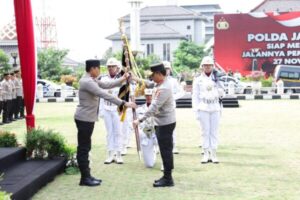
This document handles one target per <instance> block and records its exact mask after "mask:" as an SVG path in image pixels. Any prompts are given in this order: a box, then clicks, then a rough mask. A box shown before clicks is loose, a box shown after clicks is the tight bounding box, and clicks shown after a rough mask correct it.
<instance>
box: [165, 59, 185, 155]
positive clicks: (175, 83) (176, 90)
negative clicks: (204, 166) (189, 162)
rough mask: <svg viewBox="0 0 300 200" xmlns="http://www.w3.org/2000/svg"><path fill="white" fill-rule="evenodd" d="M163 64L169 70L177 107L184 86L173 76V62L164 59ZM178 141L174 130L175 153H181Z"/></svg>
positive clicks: (168, 75) (168, 77)
mask: <svg viewBox="0 0 300 200" xmlns="http://www.w3.org/2000/svg"><path fill="white" fill-rule="evenodd" d="M163 64H164V66H165V69H166V71H167V79H168V80H169V81H170V83H171V85H172V89H173V96H174V105H175V108H176V100H177V99H180V98H181V97H183V96H184V94H185V93H184V90H183V88H182V87H181V85H180V84H179V82H178V80H177V79H176V78H174V77H173V76H172V66H171V63H170V62H169V61H164V62H163ZM176 143H177V140H176V130H174V133H173V153H174V154H179V151H178V149H177V147H176Z"/></svg>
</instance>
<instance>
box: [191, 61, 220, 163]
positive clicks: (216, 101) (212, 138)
mask: <svg viewBox="0 0 300 200" xmlns="http://www.w3.org/2000/svg"><path fill="white" fill-rule="evenodd" d="M200 67H201V68H203V70H202V73H201V75H200V76H198V77H196V78H195V80H194V81H193V96H192V104H193V109H194V111H195V113H196V118H197V120H199V121H200V125H201V128H202V136H203V145H202V148H203V152H204V154H203V158H202V161H201V163H202V164H205V163H208V162H209V161H210V160H211V161H212V162H213V163H215V164H217V163H219V160H218V158H217V147H218V129H219V122H220V113H221V109H222V105H221V104H220V98H222V97H223V95H224V89H223V86H222V85H221V83H220V82H219V81H218V77H217V74H216V71H213V68H214V61H213V59H212V58H211V57H209V56H206V57H204V58H203V59H202V61H201V65H200Z"/></svg>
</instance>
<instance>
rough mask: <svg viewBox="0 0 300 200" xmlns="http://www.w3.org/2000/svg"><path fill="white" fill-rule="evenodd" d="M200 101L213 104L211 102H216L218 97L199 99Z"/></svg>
mask: <svg viewBox="0 0 300 200" xmlns="http://www.w3.org/2000/svg"><path fill="white" fill-rule="evenodd" d="M200 101H202V102H204V103H206V104H213V103H218V102H219V99H200Z"/></svg>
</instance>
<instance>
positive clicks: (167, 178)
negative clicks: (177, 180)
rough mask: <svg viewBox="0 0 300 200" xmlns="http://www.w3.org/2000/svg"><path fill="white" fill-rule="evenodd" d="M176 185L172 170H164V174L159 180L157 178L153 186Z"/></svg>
mask: <svg viewBox="0 0 300 200" xmlns="http://www.w3.org/2000/svg"><path fill="white" fill-rule="evenodd" d="M172 186H174V181H173V178H172V171H166V170H165V171H164V176H163V177H162V178H160V179H159V180H155V181H154V183H153V187H172Z"/></svg>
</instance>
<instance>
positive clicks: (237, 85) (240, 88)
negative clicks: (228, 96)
mask: <svg viewBox="0 0 300 200" xmlns="http://www.w3.org/2000/svg"><path fill="white" fill-rule="evenodd" d="M219 81H220V82H221V83H222V84H223V86H224V88H225V92H226V93H228V86H229V84H230V82H232V83H234V93H236V94H245V93H247V91H248V90H250V92H251V85H250V84H248V83H244V82H241V81H240V80H239V79H237V78H234V77H232V76H227V75H225V76H221V77H219Z"/></svg>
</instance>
